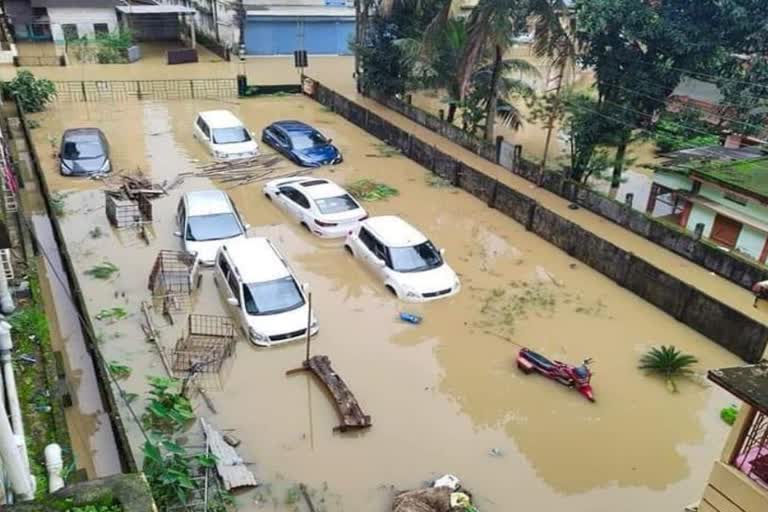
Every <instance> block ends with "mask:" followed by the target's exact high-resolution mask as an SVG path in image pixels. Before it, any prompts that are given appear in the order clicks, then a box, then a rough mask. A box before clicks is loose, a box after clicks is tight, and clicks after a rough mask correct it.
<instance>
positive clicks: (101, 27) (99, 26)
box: [93, 23, 109, 37]
mask: <svg viewBox="0 0 768 512" xmlns="http://www.w3.org/2000/svg"><path fill="white" fill-rule="evenodd" d="M93 33H94V34H96V37H98V36H105V35H107V34H109V25H107V24H106V23H94V24H93Z"/></svg>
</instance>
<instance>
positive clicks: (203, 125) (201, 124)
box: [197, 117, 211, 139]
mask: <svg viewBox="0 0 768 512" xmlns="http://www.w3.org/2000/svg"><path fill="white" fill-rule="evenodd" d="M197 126H198V128H200V130H201V131H202V132H203V135H205V137H206V138H208V139H210V138H211V131H210V130H209V129H208V125H207V124H206V122H205V121H203V118H202V117H198V118H197Z"/></svg>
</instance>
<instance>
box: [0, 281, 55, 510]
mask: <svg viewBox="0 0 768 512" xmlns="http://www.w3.org/2000/svg"><path fill="white" fill-rule="evenodd" d="M27 278H28V280H29V286H30V290H31V297H32V298H31V300H29V301H27V302H26V303H19V309H18V310H17V311H16V312H15V313H14V314H13V315H11V316H10V317H8V321H9V322H10V324H11V326H12V327H13V341H14V344H15V347H16V348H15V350H16V353H17V354H28V355H30V356H32V357H34V358H35V359H37V363H36V364H30V365H27V364H20V363H18V362H17V363H15V364H14V370H15V375H16V382H17V387H18V393H19V403H20V405H21V414H22V417H23V419H24V429H25V434H26V441H27V451H28V453H29V464H30V469H31V472H32V474H33V475H34V477H35V479H36V480H37V490H36V492H35V497H36V498H41V497H44V496H45V495H46V494H47V493H48V473H47V471H46V469H45V463H44V457H43V451H44V450H45V447H46V446H47V445H48V444H50V443H59V444H60V445H61V446H62V448H63V450H64V453H65V454H67V453H68V452H69V446H68V443H67V442H66V440H65V439H58V438H57V428H56V424H55V421H54V417H53V412H52V407H51V402H50V393H49V391H48V390H47V387H46V384H47V382H48V376H47V374H46V370H45V363H44V360H43V357H42V355H43V354H50V353H51V339H50V332H49V330H48V319H47V317H46V313H45V309H44V308H43V305H42V295H41V291H40V284H39V280H38V277H37V275H36V274H35V273H34V272H32V273H30V274H29V275H28V276H27ZM49 357H50V356H49ZM65 457H66V455H65ZM65 465H66V461H65Z"/></svg>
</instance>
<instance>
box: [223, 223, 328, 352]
mask: <svg viewBox="0 0 768 512" xmlns="http://www.w3.org/2000/svg"><path fill="white" fill-rule="evenodd" d="M214 281H215V282H216V286H217V287H218V289H219V292H220V293H221V294H222V295H223V296H224V297H225V299H226V301H227V304H228V307H229V308H230V314H231V316H232V317H233V319H234V320H235V323H236V324H238V325H239V326H240V329H241V330H242V331H243V333H245V335H246V337H247V338H248V339H249V340H250V341H251V343H253V344H255V345H260V346H270V345H276V344H278V343H285V342H289V341H293V340H298V339H304V338H305V337H306V335H307V320H308V316H307V315H308V314H309V311H308V308H309V306H308V304H307V298H306V294H305V288H306V286H302V285H299V283H298V282H297V280H296V276H295V275H294V274H293V272H292V271H291V268H290V266H289V265H288V262H287V261H286V260H285V259H284V258H283V256H282V255H281V254H280V253H279V252H278V251H277V249H276V248H275V247H274V246H273V245H272V242H270V241H269V240H268V239H267V238H264V237H254V238H244V239H239V240H232V241H228V242H226V243H224V244H223V245H222V246H221V248H220V249H219V251H218V254H217V255H216V265H215V268H214ZM318 329H319V327H318V323H317V319H316V318H315V315H314V313H313V314H312V316H311V320H310V321H309V332H310V335H312V336H314V335H315V334H317V331H318Z"/></svg>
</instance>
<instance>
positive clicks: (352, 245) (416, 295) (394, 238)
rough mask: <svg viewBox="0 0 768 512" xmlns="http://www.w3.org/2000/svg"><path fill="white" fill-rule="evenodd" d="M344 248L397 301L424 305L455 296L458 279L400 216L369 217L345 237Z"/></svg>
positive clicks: (438, 252) (457, 288)
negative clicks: (362, 264) (376, 278)
mask: <svg viewBox="0 0 768 512" xmlns="http://www.w3.org/2000/svg"><path fill="white" fill-rule="evenodd" d="M344 247H345V248H346V249H347V251H349V252H350V253H351V254H352V255H353V256H354V257H356V258H358V259H360V260H362V262H363V263H364V264H365V265H367V266H368V267H369V268H370V269H371V270H372V271H373V272H374V273H375V274H376V275H377V276H378V277H380V278H381V280H382V281H384V286H386V287H387V288H388V289H389V290H390V291H391V292H392V293H394V294H395V295H397V297H398V298H400V299H401V300H404V301H408V302H426V301H429V300H435V299H439V298H442V297H449V296H451V295H454V294H455V293H458V291H459V289H460V288H461V284H460V283H459V278H458V276H457V275H456V273H455V272H454V271H453V269H452V268H451V267H449V266H448V264H447V263H446V262H445V261H443V257H442V255H443V252H444V251H443V250H437V248H435V246H434V244H432V242H430V241H429V240H428V239H427V238H426V237H425V236H424V235H423V234H421V233H420V232H419V231H418V230H417V229H416V228H414V227H413V226H411V225H410V224H408V223H407V222H405V221H404V220H403V219H401V218H400V217H395V216H383V217H371V218H370V219H367V220H364V221H363V222H361V223H360V225H359V226H358V227H357V228H355V229H354V230H353V231H351V232H350V233H349V235H347V240H346V241H345V242H344Z"/></svg>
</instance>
